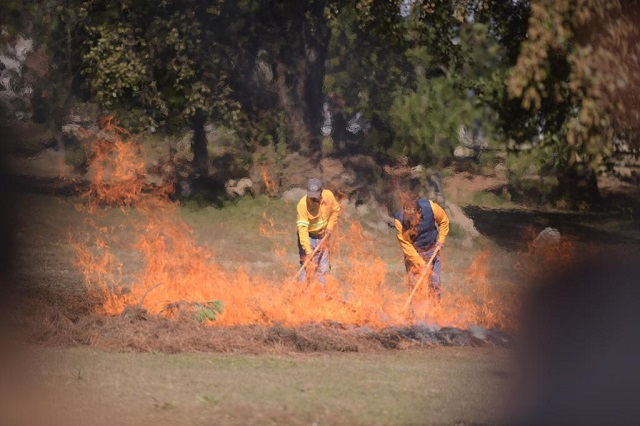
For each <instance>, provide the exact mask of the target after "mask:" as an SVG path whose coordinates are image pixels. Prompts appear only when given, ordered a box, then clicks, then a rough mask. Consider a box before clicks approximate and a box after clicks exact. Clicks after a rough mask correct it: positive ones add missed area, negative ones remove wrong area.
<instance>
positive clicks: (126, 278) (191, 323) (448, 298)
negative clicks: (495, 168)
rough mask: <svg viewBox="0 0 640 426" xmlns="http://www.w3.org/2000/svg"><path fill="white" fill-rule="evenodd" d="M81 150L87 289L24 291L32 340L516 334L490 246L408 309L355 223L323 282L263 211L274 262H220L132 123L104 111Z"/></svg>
mask: <svg viewBox="0 0 640 426" xmlns="http://www.w3.org/2000/svg"><path fill="white" fill-rule="evenodd" d="M87 149H88V155H87V158H89V160H90V161H89V174H88V175H89V176H91V177H92V180H91V182H90V184H89V185H88V186H87V188H88V189H87V191H86V192H85V193H84V196H83V198H82V202H81V203H80V204H79V205H78V206H77V210H78V211H79V212H80V213H81V214H82V215H83V218H84V219H83V220H84V224H85V226H84V227H83V228H80V227H76V228H75V229H74V230H73V232H72V233H71V235H70V237H69V241H70V246H71V247H72V248H73V253H74V262H75V266H76V267H77V269H78V271H79V272H80V273H81V274H82V277H83V281H84V291H83V292H82V294H80V295H67V294H58V293H54V292H53V291H49V292H48V293H42V292H38V291H35V292H30V293H29V294H28V295H27V297H26V299H25V303H26V306H27V309H26V312H28V315H25V318H28V319H27V320H26V321H27V322H28V326H27V329H28V332H29V335H30V336H31V338H32V339H34V340H36V341H38V342H42V343H49V344H88V345H94V346H98V347H105V348H131V349H134V350H142V351H153V350H160V351H165V352H175V351H213V352H243V353H264V352H287V351H297V352H308V351H367V350H376V349H384V348H404V347H412V346H416V345H418V346H424V345H426V346H429V345H462V346H469V345H470V346H477V345H485V344H491V345H504V344H508V342H509V338H508V337H507V336H506V334H504V333H502V332H500V331H497V330H506V331H507V332H510V331H511V330H512V329H513V327H514V323H513V321H514V319H515V317H516V315H515V313H516V312H517V309H518V300H519V291H520V289H519V288H518V287H517V286H516V285H512V284H508V285H506V288H505V287H504V285H503V288H500V290H497V288H498V285H497V283H496V282H495V275H492V270H491V268H490V265H491V263H492V261H493V260H492V254H491V252H489V251H482V252H480V253H479V254H477V255H476V256H475V257H474V258H473V259H472V260H471V261H470V263H469V264H468V265H465V266H464V270H460V271H456V273H455V275H454V274H452V276H455V279H453V280H448V281H446V282H445V288H444V293H443V298H442V300H441V301H440V302H439V303H437V302H435V301H434V300H433V299H432V298H431V296H430V294H429V292H428V285H426V283H424V284H423V285H422V288H421V290H420V292H418V293H417V294H416V296H415V297H414V299H413V302H414V303H413V304H412V307H411V310H410V311H406V310H405V309H404V305H405V302H406V300H407V297H408V295H409V289H408V288H406V287H405V286H404V285H403V284H402V283H400V282H399V280H398V276H399V275H398V274H397V273H395V272H391V270H390V269H391V268H392V267H393V266H394V265H391V264H390V263H389V262H388V261H385V260H383V257H381V254H380V251H381V248H383V247H380V242H379V241H378V242H373V241H372V240H371V237H370V235H368V234H367V233H366V232H365V231H364V230H363V229H362V227H361V225H360V224H359V223H358V222H357V221H349V220H346V221H343V223H342V224H341V227H340V228H341V229H340V230H339V231H340V232H338V233H337V235H334V236H333V237H332V240H331V244H332V246H331V253H332V265H333V267H334V270H333V272H332V274H331V275H330V276H329V277H328V284H327V287H326V288H325V289H322V288H320V286H319V285H318V284H317V283H314V282H312V283H310V284H309V285H306V284H301V283H299V282H297V281H296V280H295V279H294V275H295V272H296V270H297V266H298V265H297V264H296V263H295V261H293V262H292V261H291V256H290V254H291V251H292V250H295V248H294V247H295V246H294V245H293V244H292V245H291V246H289V245H287V246H286V247H280V246H277V245H274V244H276V242H277V241H287V242H288V243H289V242H290V240H292V239H293V240H294V239H295V236H294V231H293V230H291V229H290V228H289V227H285V226H284V225H278V224H279V223H282V221H280V220H275V219H274V215H278V214H280V213H278V212H274V211H269V210H268V209H267V210H266V211H265V212H264V213H263V214H262V219H261V224H260V226H259V229H253V228H249V227H247V228H246V231H245V232H246V233H251V232H255V235H254V237H253V239H252V241H254V242H256V244H255V245H256V247H257V246H260V247H261V248H264V247H267V246H269V247H272V248H271V249H269V253H267V254H268V256H269V259H270V260H272V261H273V260H274V259H275V261H273V262H271V263H270V264H269V265H271V266H273V267H272V268H270V269H272V270H271V271H269V272H271V273H270V274H263V273H255V271H251V268H250V267H249V266H248V265H246V264H244V263H243V261H244V260H245V259H246V258H243V259H236V261H234V262H233V264H232V265H231V266H223V262H221V261H220V258H221V256H219V255H218V254H217V253H216V252H214V250H212V249H210V248H209V247H207V246H205V245H199V244H198V243H197V242H196V235H195V233H194V231H193V230H192V229H191V228H190V227H189V226H188V225H187V223H186V222H185V221H184V220H183V219H182V217H181V215H180V208H179V206H178V204H176V203H175V202H172V201H171V200H170V198H169V195H170V187H171V180H170V179H169V178H167V179H166V180H165V182H166V184H165V185H160V186H154V185H151V184H149V183H147V181H146V180H145V175H144V173H145V171H144V167H143V166H142V165H143V163H144V162H143V161H141V160H140V158H139V156H140V154H139V152H140V150H139V147H138V146H137V144H136V142H135V140H133V139H132V138H130V137H129V136H128V135H127V134H126V132H124V130H122V129H118V128H116V127H113V126H111V125H110V123H109V122H108V121H107V122H105V123H104V132H103V134H102V136H101V138H99V139H98V140H94V141H89V143H88V144H87ZM114 211H118V212H119V213H120V214H119V215H118V218H119V219H118V220H117V221H114V215H113V212H114ZM293 214H294V213H293V209H292V215H293ZM278 219H281V218H278ZM236 221H237V222H239V223H240V226H242V224H243V223H242V220H240V219H239V218H234V223H235V222H236ZM291 222H292V223H293V219H292V221H291ZM292 227H293V226H291V228H292ZM218 229H219V228H218ZM288 236H291V238H288ZM212 238H215V235H213V236H212ZM222 238H224V237H222ZM259 239H262V240H264V241H269V242H271V243H273V244H271V245H268V244H262V243H260V244H258V241H259ZM243 241H244V240H243ZM388 243H389V245H393V244H395V240H392V239H390V240H389V241H388ZM253 249H254V247H253V246H252V247H246V249H243V250H245V251H246V253H247V258H252V257H255V256H256V255H263V256H265V253H261V252H258V253H256V254H252V250H253ZM545 253H548V254H551V253H552V251H546V252H545ZM398 255H399V251H398ZM523 265H528V262H527V261H524V262H523ZM446 267H447V263H446V254H445V263H444V268H445V270H446ZM521 269H522V271H523V272H524V270H525V269H526V268H524V267H522V268H521ZM502 284H504V283H502ZM469 330H471V331H469Z"/></svg>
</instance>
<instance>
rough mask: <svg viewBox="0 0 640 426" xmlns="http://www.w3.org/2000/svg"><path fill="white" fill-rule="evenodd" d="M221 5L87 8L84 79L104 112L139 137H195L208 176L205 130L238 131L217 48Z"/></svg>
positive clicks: (191, 2) (125, 3)
mask: <svg viewBox="0 0 640 426" xmlns="http://www.w3.org/2000/svg"><path fill="white" fill-rule="evenodd" d="M221 4H222V0H217V1H213V2H201V1H197V0H188V1H186V2H185V1H176V0H164V1H161V2H159V3H158V2H155V1H133V0H120V1H118V2H110V1H100V0H96V1H87V2H85V3H84V7H83V8H82V9H81V15H82V17H83V18H84V19H85V25H86V28H87V34H86V40H85V42H84V51H83V54H82V60H83V73H84V75H85V76H86V82H87V85H88V87H89V88H90V89H91V91H92V92H93V93H94V94H95V95H96V98H97V100H98V101H99V102H100V104H101V105H102V106H103V108H105V109H107V110H111V111H117V112H120V113H121V114H119V118H120V120H121V121H123V122H124V123H125V124H126V125H128V126H130V127H133V128H134V129H136V128H137V129H146V130H151V131H155V129H157V128H158V127H163V128H165V129H167V130H169V131H172V130H173V131H175V130H176V129H178V128H180V127H183V126H191V127H192V128H193V130H194V141H193V151H194V166H195V168H196V170H197V171H198V172H199V173H201V174H202V175H205V176H206V175H207V174H208V164H209V160H208V155H207V149H206V139H205V132H204V125H205V123H206V122H207V121H208V120H212V121H214V122H217V123H226V124H229V123H233V122H234V121H235V120H236V118H237V116H238V110H239V106H238V104H237V102H235V101H234V99H233V97H232V96H231V88H230V86H229V84H228V70H227V69H225V68H224V67H223V66H222V64H221V60H220V58H221V57H224V56H225V55H224V54H225V53H226V52H225V51H224V49H223V48H222V46H221V45H220V44H219V43H218V42H217V38H216V32H215V30H216V27H217V25H218V24H219V23H220V22H219V19H218V18H219V16H220V8H221Z"/></svg>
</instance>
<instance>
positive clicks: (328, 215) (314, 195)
mask: <svg viewBox="0 0 640 426" xmlns="http://www.w3.org/2000/svg"><path fill="white" fill-rule="evenodd" d="M297 211H298V219H297V221H296V226H297V228H298V251H299V253H300V264H301V265H304V264H305V262H306V261H307V259H308V258H309V256H311V254H312V253H313V251H314V249H315V248H316V247H318V244H320V243H321V242H322V246H321V247H320V248H319V249H318V250H317V252H316V253H315V254H314V255H313V258H312V259H309V264H308V265H309V266H311V267H312V268H315V270H316V271H317V274H318V282H320V283H321V284H324V283H325V277H324V275H325V273H327V272H328V271H329V250H328V246H327V241H326V240H327V239H328V238H329V236H330V235H331V233H332V232H333V230H334V229H335V226H336V224H337V223H338V215H339V214H340V205H339V204H338V202H337V201H336V198H335V196H334V195H333V193H332V192H331V191H329V190H328V189H323V188H322V181H321V180H320V179H316V178H311V179H309V182H308V183H307V195H305V196H303V197H302V198H301V199H300V201H299V202H298V207H297ZM309 266H308V267H307V269H310V268H309ZM306 279H307V274H306V271H305V270H303V271H302V274H301V275H300V280H301V281H305V280H306Z"/></svg>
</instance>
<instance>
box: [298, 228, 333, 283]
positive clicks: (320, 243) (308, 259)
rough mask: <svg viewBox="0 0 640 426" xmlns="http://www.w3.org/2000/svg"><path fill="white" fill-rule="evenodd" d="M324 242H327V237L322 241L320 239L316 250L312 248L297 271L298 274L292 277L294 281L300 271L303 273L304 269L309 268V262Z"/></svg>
mask: <svg viewBox="0 0 640 426" xmlns="http://www.w3.org/2000/svg"><path fill="white" fill-rule="evenodd" d="M326 240H327V237H324V238H323V239H321V240H320V242H319V243H318V245H317V246H316V248H314V249H313V251H312V252H311V254H310V255H309V256H307V259H306V260H305V261H304V263H303V264H302V266H301V267H300V269H298V272H296V275H295V276H294V277H293V279H294V280H297V279H298V277H299V276H300V274H301V273H302V271H304V270H305V269H306V267H307V266H309V262H311V260H312V259H313V258H314V257H315V255H316V253H318V250H320V247H322V245H323V244H324V242H325V241H326Z"/></svg>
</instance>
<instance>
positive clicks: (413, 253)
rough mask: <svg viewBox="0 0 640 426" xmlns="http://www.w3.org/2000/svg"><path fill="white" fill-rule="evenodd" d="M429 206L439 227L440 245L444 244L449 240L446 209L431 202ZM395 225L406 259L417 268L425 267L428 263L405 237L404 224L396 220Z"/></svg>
mask: <svg viewBox="0 0 640 426" xmlns="http://www.w3.org/2000/svg"><path fill="white" fill-rule="evenodd" d="M429 204H430V205H431V210H433V217H434V220H435V223H436V226H437V227H438V241H437V242H438V243H440V244H444V242H445V240H446V239H447V235H448V234H449V217H448V216H447V214H446V213H445V211H444V209H443V208H442V207H440V206H439V205H438V204H436V203H434V202H433V201H431V200H429ZM394 225H395V227H396V231H397V234H396V236H397V238H398V241H399V242H400V246H401V247H402V252H403V253H404V256H405V258H406V259H408V260H409V261H410V262H411V264H412V265H415V266H417V267H420V268H421V267H423V266H424V265H425V264H426V262H425V261H424V259H423V258H422V257H421V256H420V255H419V254H418V251H417V250H416V248H415V247H414V245H413V243H412V242H411V241H409V240H408V239H407V238H406V237H405V229H404V227H403V226H402V222H400V221H399V220H398V219H394Z"/></svg>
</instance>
